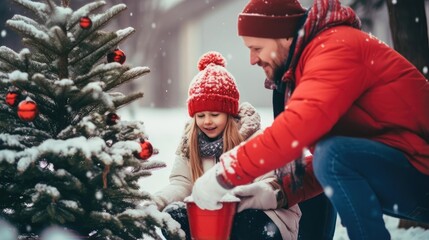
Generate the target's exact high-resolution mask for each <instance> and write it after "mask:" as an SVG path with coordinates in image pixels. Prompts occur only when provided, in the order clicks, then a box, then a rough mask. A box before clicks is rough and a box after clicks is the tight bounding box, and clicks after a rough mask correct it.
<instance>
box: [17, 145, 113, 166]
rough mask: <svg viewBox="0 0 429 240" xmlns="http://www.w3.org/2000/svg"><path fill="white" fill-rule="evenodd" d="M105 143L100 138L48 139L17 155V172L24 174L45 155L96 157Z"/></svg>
mask: <svg viewBox="0 0 429 240" xmlns="http://www.w3.org/2000/svg"><path fill="white" fill-rule="evenodd" d="M105 147H106V143H105V142H104V140H103V139H101V138H90V139H87V138H85V137H76V138H71V139H66V140H55V139H48V140H46V141H44V142H43V143H42V144H40V145H39V146H36V147H32V148H27V149H25V150H24V151H22V152H20V153H18V154H17V156H16V157H17V158H18V159H19V161H18V167H17V169H18V171H20V172H24V171H25V170H26V169H27V168H28V167H29V166H30V165H31V163H34V162H35V161H37V160H38V159H39V158H40V157H41V156H43V155H45V154H53V155H61V156H65V157H73V156H76V155H77V154H78V153H81V154H82V155H83V156H85V157H86V158H88V159H90V158H91V157H92V156H97V155H99V154H100V153H101V152H103V151H104V148H105Z"/></svg>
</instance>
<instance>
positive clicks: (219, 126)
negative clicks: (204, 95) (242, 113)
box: [195, 111, 228, 138]
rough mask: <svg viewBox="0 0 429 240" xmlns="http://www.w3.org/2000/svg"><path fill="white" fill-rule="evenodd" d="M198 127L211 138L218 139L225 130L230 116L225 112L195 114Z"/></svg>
mask: <svg viewBox="0 0 429 240" xmlns="http://www.w3.org/2000/svg"><path fill="white" fill-rule="evenodd" d="M195 120H196V122H197V126H198V127H199V128H200V129H201V131H203V133H204V134H206V135H207V137H209V138H216V137H218V136H219V135H220V134H221V133H222V132H223V130H224V129H225V126H226V122H227V120H228V115H227V114H226V113H223V112H210V111H205V112H197V113H196V114H195Z"/></svg>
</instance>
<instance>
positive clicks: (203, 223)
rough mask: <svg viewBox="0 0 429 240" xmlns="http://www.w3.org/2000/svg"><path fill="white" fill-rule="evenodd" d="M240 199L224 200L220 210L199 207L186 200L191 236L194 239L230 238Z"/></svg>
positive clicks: (220, 239)
mask: <svg viewBox="0 0 429 240" xmlns="http://www.w3.org/2000/svg"><path fill="white" fill-rule="evenodd" d="M238 202H239V200H238V201H237V200H234V201H227V202H222V208H221V209H218V210H206V209H201V208H199V207H198V206H197V205H196V204H195V203H194V202H192V201H186V210H187V213H188V219H189V228H190V230H191V238H192V239H194V240H228V239H229V235H230V234H231V229H232V221H233V220H234V215H235V213H236V210H237V204H238Z"/></svg>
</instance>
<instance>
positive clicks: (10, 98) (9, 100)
mask: <svg viewBox="0 0 429 240" xmlns="http://www.w3.org/2000/svg"><path fill="white" fill-rule="evenodd" d="M18 98H19V93H17V92H14V91H11V92H8V93H7V94H6V104H7V105H9V106H11V107H15V106H16V105H17V103H18Z"/></svg>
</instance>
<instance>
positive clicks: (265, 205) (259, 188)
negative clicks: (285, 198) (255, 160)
mask: <svg viewBox="0 0 429 240" xmlns="http://www.w3.org/2000/svg"><path fill="white" fill-rule="evenodd" d="M277 192H278V190H274V189H273V187H272V185H271V184H269V183H267V182H264V181H260V182H254V183H251V184H248V185H242V186H238V187H236V188H234V189H233V190H232V194H234V195H235V196H236V197H238V198H240V200H241V201H240V203H239V204H238V208H237V212H241V211H243V210H245V209H248V208H253V209H261V210H268V209H276V208H277Z"/></svg>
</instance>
